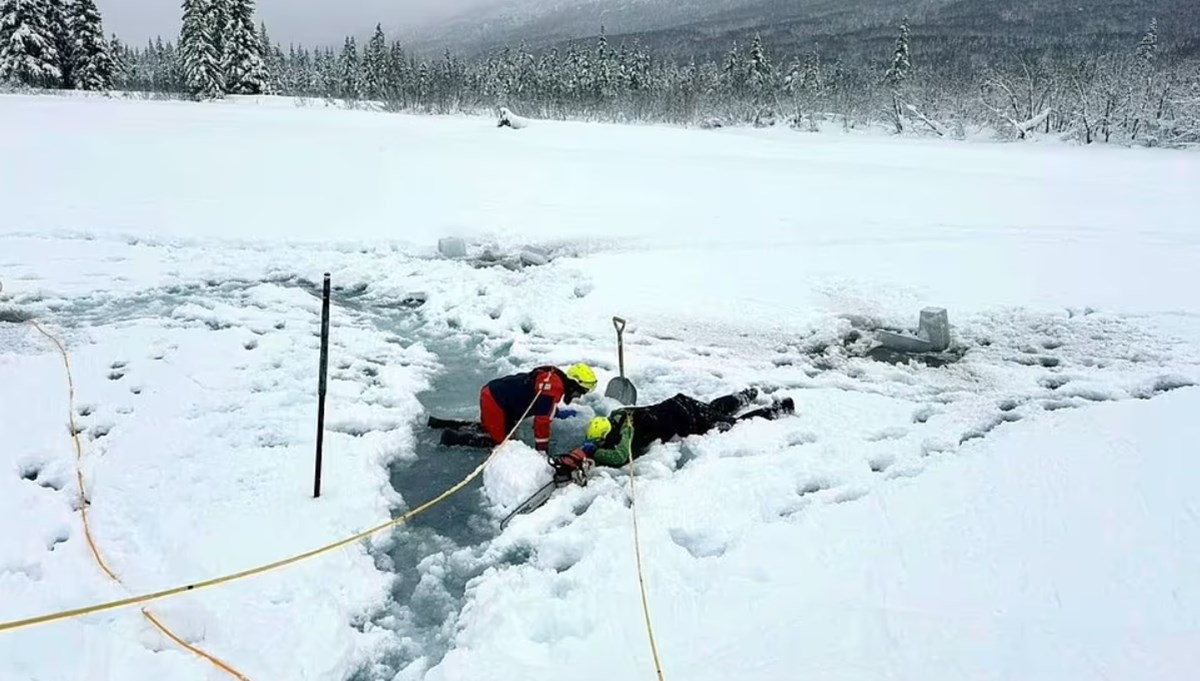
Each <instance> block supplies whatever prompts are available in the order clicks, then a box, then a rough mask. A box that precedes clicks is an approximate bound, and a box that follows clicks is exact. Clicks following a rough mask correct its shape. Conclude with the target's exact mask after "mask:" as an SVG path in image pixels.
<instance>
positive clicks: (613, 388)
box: [604, 378, 638, 407]
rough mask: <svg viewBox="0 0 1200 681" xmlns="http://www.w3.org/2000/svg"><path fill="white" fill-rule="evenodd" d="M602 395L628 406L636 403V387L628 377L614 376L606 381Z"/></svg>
mask: <svg viewBox="0 0 1200 681" xmlns="http://www.w3.org/2000/svg"><path fill="white" fill-rule="evenodd" d="M604 396H605V397H609V398H612V399H614V400H616V401H618V402H620V403H621V404H623V405H625V406H627V407H629V406H632V405H635V404H637V396H638V394H637V388H636V387H634V385H633V381H630V380H629V379H628V378H614V379H612V380H611V381H609V382H608V388H606V389H605V391H604Z"/></svg>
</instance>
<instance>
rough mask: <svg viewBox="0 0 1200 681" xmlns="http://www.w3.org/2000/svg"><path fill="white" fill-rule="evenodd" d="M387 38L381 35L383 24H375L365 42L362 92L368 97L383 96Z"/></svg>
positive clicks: (378, 97)
mask: <svg viewBox="0 0 1200 681" xmlns="http://www.w3.org/2000/svg"><path fill="white" fill-rule="evenodd" d="M387 60H388V52H387V38H386V37H385V36H384V35H383V26H382V25H381V24H375V34H374V35H373V36H371V42H369V43H368V44H367V49H366V52H365V53H364V54H363V68H362V87H361V90H362V94H363V96H364V97H366V98H368V99H380V98H381V97H383V84H384V81H385V80H386V69H387Z"/></svg>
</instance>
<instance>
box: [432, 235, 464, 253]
mask: <svg viewBox="0 0 1200 681" xmlns="http://www.w3.org/2000/svg"><path fill="white" fill-rule="evenodd" d="M438 251H439V252H440V253H441V254H442V255H444V256H445V257H447V258H465V257H467V244H466V242H465V241H463V240H462V239H460V238H458V237H456V236H448V237H444V238H442V239H438Z"/></svg>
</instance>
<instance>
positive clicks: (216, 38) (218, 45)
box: [204, 0, 231, 64]
mask: <svg viewBox="0 0 1200 681" xmlns="http://www.w3.org/2000/svg"><path fill="white" fill-rule="evenodd" d="M230 2H231V0H205V9H204V13H205V15H206V16H207V21H208V30H209V31H210V32H211V33H212V45H213V50H214V51H215V52H216V55H217V63H218V64H223V63H224V62H225V42H226V36H228V35H229V3H230Z"/></svg>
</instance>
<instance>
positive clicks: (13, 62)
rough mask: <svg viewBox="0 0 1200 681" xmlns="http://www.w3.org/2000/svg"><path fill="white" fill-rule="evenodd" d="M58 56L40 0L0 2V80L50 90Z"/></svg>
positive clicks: (58, 72)
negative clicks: (48, 88)
mask: <svg viewBox="0 0 1200 681" xmlns="http://www.w3.org/2000/svg"><path fill="white" fill-rule="evenodd" d="M59 59H60V58H59V54H58V50H57V49H56V48H55V41H54V35H53V33H52V32H51V29H50V26H49V23H48V21H47V9H46V5H45V4H44V3H43V2H42V1H41V0H0V81H6V80H7V81H16V82H18V83H23V84H25V85H32V86H35V87H54V86H56V85H58V84H59V83H60V82H61V81H62V71H61V70H60V69H59Z"/></svg>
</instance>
